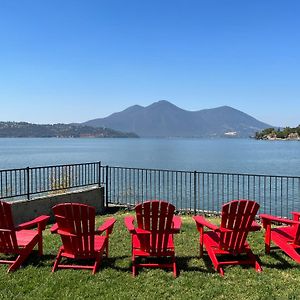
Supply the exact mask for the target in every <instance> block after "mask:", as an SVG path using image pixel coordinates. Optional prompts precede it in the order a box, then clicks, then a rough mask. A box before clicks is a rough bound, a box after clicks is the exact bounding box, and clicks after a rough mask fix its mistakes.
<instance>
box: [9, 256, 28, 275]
mask: <svg viewBox="0 0 300 300" xmlns="http://www.w3.org/2000/svg"><path fill="white" fill-rule="evenodd" d="M27 256H28V254H19V255H18V257H17V259H16V260H15V261H14V263H13V264H12V265H11V266H10V267H9V268H8V270H7V273H9V272H12V271H15V270H16V269H18V268H19V267H20V266H21V265H22V263H23V262H24V261H25V260H26V258H27Z"/></svg>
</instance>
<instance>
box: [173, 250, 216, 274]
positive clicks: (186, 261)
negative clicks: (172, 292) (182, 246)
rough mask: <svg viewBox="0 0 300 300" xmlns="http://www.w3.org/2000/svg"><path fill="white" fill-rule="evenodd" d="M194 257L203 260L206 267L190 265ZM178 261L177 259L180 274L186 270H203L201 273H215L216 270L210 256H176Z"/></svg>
mask: <svg viewBox="0 0 300 300" xmlns="http://www.w3.org/2000/svg"><path fill="white" fill-rule="evenodd" d="M194 259H198V260H202V261H204V265H205V267H202V266H195V265H193V266H191V265H190V261H191V260H194ZM176 261H177V271H178V274H179V275H180V272H182V271H184V272H188V271H192V272H201V273H206V274H207V273H210V274H212V273H215V270H214V268H213V265H212V264H211V261H210V259H209V257H208V256H206V255H204V256H203V257H202V258H199V256H198V257H197V256H181V257H176Z"/></svg>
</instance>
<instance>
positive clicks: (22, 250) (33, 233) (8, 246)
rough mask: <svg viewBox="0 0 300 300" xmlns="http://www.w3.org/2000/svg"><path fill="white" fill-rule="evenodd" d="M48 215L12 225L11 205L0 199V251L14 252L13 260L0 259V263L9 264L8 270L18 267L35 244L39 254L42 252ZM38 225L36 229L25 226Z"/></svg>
mask: <svg viewBox="0 0 300 300" xmlns="http://www.w3.org/2000/svg"><path fill="white" fill-rule="evenodd" d="M49 218H50V217H49V216H40V217H38V218H36V219H34V220H32V221H29V222H26V223H23V224H20V225H19V226H16V227H15V226H14V223H13V217H12V211H11V205H10V204H9V203H6V202H4V201H0V253H5V254H16V255H17V257H16V259H15V260H11V261H9V260H0V263H4V264H10V265H11V266H10V267H9V269H8V272H10V271H14V270H16V269H18V268H19V267H20V266H21V264H22V263H23V262H24V261H25V260H26V259H27V257H28V256H29V254H30V253H31V252H32V250H33V248H34V247H35V245H38V249H39V254H40V255H42V254H43V236H42V231H43V230H44V229H45V227H46V224H47V222H48V220H49ZM32 227H38V230H28V229H26V228H32Z"/></svg>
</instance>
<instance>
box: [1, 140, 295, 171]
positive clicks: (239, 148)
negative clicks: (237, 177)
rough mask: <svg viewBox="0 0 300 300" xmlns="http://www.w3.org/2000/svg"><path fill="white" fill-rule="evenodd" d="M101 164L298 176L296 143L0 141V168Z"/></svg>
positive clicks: (232, 141)
mask: <svg viewBox="0 0 300 300" xmlns="http://www.w3.org/2000/svg"><path fill="white" fill-rule="evenodd" d="M92 161H101V162H102V164H103V165H106V164H108V165H112V166H125V167H143V168H158V169H173V170H197V171H213V172H232V173H251V174H252V173H253V174H268V175H294V176H300V142H298V141H257V140H254V139H179V138H178V139H143V138H141V139H56V138H35V139H30V138H5V139H3V138H2V139H0V169H7V168H22V167H26V166H43V165H53V164H65V163H80V162H92Z"/></svg>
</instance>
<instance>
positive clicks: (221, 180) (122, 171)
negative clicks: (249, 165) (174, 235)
mask: <svg viewBox="0 0 300 300" xmlns="http://www.w3.org/2000/svg"><path fill="white" fill-rule="evenodd" d="M101 169H102V171H101V178H102V179H103V183H105V185H106V199H107V201H108V202H110V203H115V204H126V205H135V204H136V203H138V202H142V201H145V200H148V199H165V200H167V201H169V202H171V203H173V204H174V205H175V206H176V208H177V209H178V210H185V211H189V212H191V213H194V214H195V213H197V212H207V213H216V214H217V213H219V212H220V210H221V207H222V204H224V203H226V202H228V201H230V200H233V199H252V200H255V201H257V202H258V203H259V204H260V213H271V214H274V215H277V216H282V217H287V216H289V213H290V212H291V211H300V177H291V176H270V175H254V174H231V173H212V172H198V171H173V170H158V169H140V168H124V167H110V166H103V167H102V168H101Z"/></svg>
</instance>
